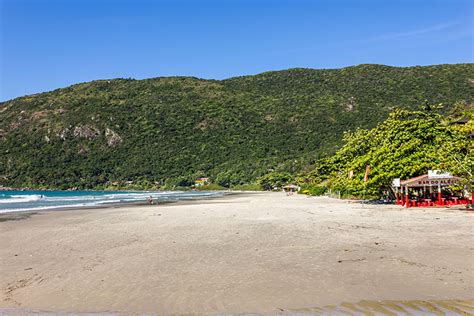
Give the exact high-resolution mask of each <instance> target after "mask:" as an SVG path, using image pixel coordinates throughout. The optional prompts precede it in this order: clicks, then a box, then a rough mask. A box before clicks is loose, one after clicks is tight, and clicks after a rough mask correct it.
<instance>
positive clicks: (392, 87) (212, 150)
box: [0, 64, 474, 189]
mask: <svg viewBox="0 0 474 316" xmlns="http://www.w3.org/2000/svg"><path fill="white" fill-rule="evenodd" d="M473 73H474V65H473V64H459V65H439V66H429V67H409V68H397V67H388V66H380V65H360V66H356V67H347V68H343V69H333V70H314V69H290V70H284V71H275V72H267V73H262V74H259V75H255V76H245V77H236V78H231V79H227V80H222V81H217V80H202V79H197V78H189V77H168V78H154V79H147V80H132V79H114V80H99V81H93V82H88V83H82V84H77V85H73V86H70V87H68V88H64V89H58V90H55V91H51V92H47V93H41V94H37V95H31V96H26V97H21V98H17V99H14V100H10V101H7V102H3V103H0V185H4V186H14V187H25V186H26V187H54V188H63V189H65V188H72V187H77V188H101V187H109V188H112V187H117V186H124V185H129V186H133V187H135V188H152V187H156V186H159V185H165V186H166V187H173V186H187V185H190V184H192V183H193V181H194V179H195V178H196V177H199V176H208V177H211V179H212V180H213V182H214V183H215V184H218V185H220V186H224V187H228V186H236V185H242V184H249V183H254V182H255V180H256V179H257V178H259V177H261V176H263V175H265V174H268V173H269V172H287V173H290V174H295V173H297V172H302V171H309V168H310V167H311V166H312V165H314V163H315V162H316V161H318V159H319V158H321V157H325V156H327V155H328V154H332V153H334V152H335V151H336V150H337V149H338V148H339V147H340V146H341V145H342V136H343V132H345V131H354V132H353V134H348V135H353V136H351V137H355V138H356V139H358V138H360V137H362V136H363V134H361V133H367V132H361V131H356V129H357V128H365V129H367V128H372V127H375V126H376V125H377V124H378V123H380V122H382V121H383V120H385V119H386V118H387V116H388V114H389V113H390V112H392V111H393V110H394V109H395V108H396V107H399V108H402V109H406V110H413V109H415V107H416V106H417V105H418V104H421V103H422V102H424V101H425V100H427V101H429V102H430V103H432V104H434V103H436V104H438V103H443V104H444V110H443V111H445V112H446V111H451V110H452V108H453V104H454V103H455V102H457V101H459V102H464V104H470V103H472V102H473V101H474V92H473V82H474V75H473ZM348 137H349V136H346V142H356V140H351V139H350V138H348ZM413 146H414V145H413ZM354 154H355V153H354ZM364 163H365V162H362V161H361V162H360V164H364ZM356 167H359V165H357V166H354V168H356ZM131 181H133V183H131Z"/></svg>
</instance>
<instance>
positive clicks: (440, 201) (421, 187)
mask: <svg viewBox="0 0 474 316" xmlns="http://www.w3.org/2000/svg"><path fill="white" fill-rule="evenodd" d="M461 180H462V178H460V177H455V176H452V175H451V174H449V173H440V172H439V171H437V170H429V171H428V174H425V175H421V176H418V177H414V178H411V179H407V180H401V181H400V180H397V181H394V182H393V184H394V186H395V185H396V184H398V186H396V203H397V204H398V205H403V206H405V207H416V206H441V205H456V204H467V203H468V202H469V200H468V199H467V198H464V197H463V196H462V192H461V193H460V194H458V195H456V194H449V195H448V194H446V195H445V196H443V188H446V187H449V186H452V185H455V184H458V183H459V182H460V181H461ZM398 188H400V189H401V192H400V195H399V193H398Z"/></svg>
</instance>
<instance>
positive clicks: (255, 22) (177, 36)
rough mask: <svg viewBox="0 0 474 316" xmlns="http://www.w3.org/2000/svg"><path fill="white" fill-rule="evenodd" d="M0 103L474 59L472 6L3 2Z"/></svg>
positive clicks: (233, 0) (389, 0)
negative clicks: (295, 70) (101, 86)
mask: <svg viewBox="0 0 474 316" xmlns="http://www.w3.org/2000/svg"><path fill="white" fill-rule="evenodd" d="M0 10H1V15H0V19H1V22H0V23H1V24H0V36H1V41H0V75H1V76H0V100H7V99H10V98H14V97H18V96H22V95H26V94H32V93H37V92H43V91H48V90H52V89H56V88H60V87H65V86H68V85H70V84H74V83H78V82H84V81H90V80H94V79H105V78H117V77H125V78H128V77H132V78H137V79H141V78H149V77H158V76H176V75H179V76H181V75H186V76H196V77H201V78H213V79H223V78H228V77H232V76H238V75H246V74H255V73H259V72H263V71H269V70H278V69H286V68H291V67H309V68H340V67H344V66H350V65H356V64H361V63H377V64H386V65H393V66H411V65H430V64H441V63H467V62H473V59H474V57H473V33H474V28H473V20H474V13H473V10H474V1H473V0H359V1H356V0H352V1H349V0H320V1H318V0H314V1H309V0H306V1H304V0H287V1H278V0H274V1H270V0H253V1H251V0H240V1H239V0H221V1H217V0H202V1H198V0H194V1H193V0H187V1H185V0H174V1H171V0H168V1H159V0H157V1H145V0H129V1H124V0H115V1H114V0H95V1H92V0H62V1H59V0H55V1H52V0H0Z"/></svg>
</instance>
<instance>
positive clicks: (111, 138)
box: [105, 128, 123, 147]
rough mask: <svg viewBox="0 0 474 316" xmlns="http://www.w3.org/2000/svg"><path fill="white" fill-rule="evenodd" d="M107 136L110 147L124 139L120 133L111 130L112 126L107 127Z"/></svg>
mask: <svg viewBox="0 0 474 316" xmlns="http://www.w3.org/2000/svg"><path fill="white" fill-rule="evenodd" d="M105 137H106V138H107V145H108V146H109V147H115V146H118V145H120V144H121V143H122V141H123V139H122V137H120V135H119V134H117V133H116V132H114V131H113V130H111V129H110V128H107V129H106V130H105Z"/></svg>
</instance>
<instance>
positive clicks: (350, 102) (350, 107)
mask: <svg viewBox="0 0 474 316" xmlns="http://www.w3.org/2000/svg"><path fill="white" fill-rule="evenodd" d="M355 106H356V99H355V98H354V97H350V98H349V100H347V104H346V111H347V112H352V111H354V109H355Z"/></svg>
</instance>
